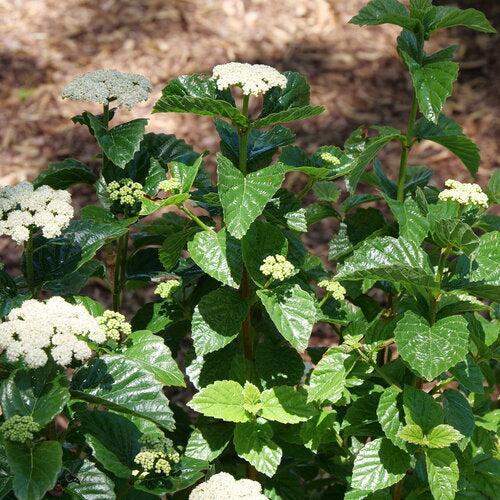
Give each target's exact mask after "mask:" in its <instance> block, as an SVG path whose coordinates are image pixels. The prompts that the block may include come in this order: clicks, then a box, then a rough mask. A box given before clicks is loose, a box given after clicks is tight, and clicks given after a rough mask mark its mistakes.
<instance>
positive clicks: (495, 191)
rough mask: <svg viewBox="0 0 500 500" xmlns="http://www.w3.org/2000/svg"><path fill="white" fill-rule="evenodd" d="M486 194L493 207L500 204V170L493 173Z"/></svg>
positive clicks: (497, 169)
mask: <svg viewBox="0 0 500 500" xmlns="http://www.w3.org/2000/svg"><path fill="white" fill-rule="evenodd" d="M485 192H486V193H487V194H488V199H489V201H490V203H491V204H492V205H493V204H497V203H500V168H496V169H494V170H493V172H492V173H491V177H490V180H489V181H488V185H487V186H486V189H485Z"/></svg>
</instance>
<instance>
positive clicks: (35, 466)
mask: <svg viewBox="0 0 500 500" xmlns="http://www.w3.org/2000/svg"><path fill="white" fill-rule="evenodd" d="M5 451H6V454H7V459H8V461H9V466H10V470H11V472H12V475H13V478H12V489H13V490H14V494H15V495H16V498H17V499H18V500H41V499H42V498H45V493H47V491H49V490H51V489H52V488H53V487H54V486H55V485H56V481H57V476H58V475H59V472H60V470H61V467H62V448H61V445H60V443H58V442H57V441H43V442H42V443H39V444H37V445H35V446H34V447H33V448H27V447H25V446H20V445H19V444H18V443H12V442H6V443H5Z"/></svg>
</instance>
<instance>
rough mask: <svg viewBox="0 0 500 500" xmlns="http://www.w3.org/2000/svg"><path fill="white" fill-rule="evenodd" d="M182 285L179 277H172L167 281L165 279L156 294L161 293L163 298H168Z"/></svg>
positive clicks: (157, 288)
mask: <svg viewBox="0 0 500 500" xmlns="http://www.w3.org/2000/svg"><path fill="white" fill-rule="evenodd" d="M180 286H181V282H180V281H179V280H177V279H171V280H167V281H163V282H162V283H160V284H159V285H158V286H157V287H156V289H155V293H156V295H159V296H160V297H161V298H162V299H168V298H170V296H171V295H172V293H173V292H174V291H175V290H177V288H179V287H180Z"/></svg>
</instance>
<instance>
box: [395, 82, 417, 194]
mask: <svg viewBox="0 0 500 500" xmlns="http://www.w3.org/2000/svg"><path fill="white" fill-rule="evenodd" d="M417 112H418V102H417V96H416V94H415V91H413V97H412V101H411V110H410V115H409V116H408V126H407V128H406V140H405V141H404V142H403V143H402V148H403V150H402V152H401V162H400V164H399V177H398V192H397V200H398V201H399V202H403V201H404V195H405V182H406V169H407V167H408V157H409V155H410V150H411V148H412V146H413V142H412V139H413V131H414V128H415V120H416V118H417Z"/></svg>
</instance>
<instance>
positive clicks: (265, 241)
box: [241, 220, 288, 286]
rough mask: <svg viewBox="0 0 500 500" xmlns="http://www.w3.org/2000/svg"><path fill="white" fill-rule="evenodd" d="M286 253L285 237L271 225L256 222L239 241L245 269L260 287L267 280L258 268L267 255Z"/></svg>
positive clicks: (286, 242)
mask: <svg viewBox="0 0 500 500" xmlns="http://www.w3.org/2000/svg"><path fill="white" fill-rule="evenodd" d="M287 251H288V241H287V239H286V237H285V235H284V234H283V233H282V232H281V231H280V229H278V228H277V227H276V226H274V225H273V224H270V223H268V222H263V221H259V220H256V221H255V222H254V223H253V224H252V225H251V226H250V229H249V230H248V232H247V234H245V236H244V237H243V239H242V240H241V254H242V257H243V262H244V264H245V268H246V269H247V271H248V273H249V274H250V276H251V278H252V279H253V280H254V281H255V283H257V284H258V285H260V286H264V284H265V283H266V282H267V281H268V280H269V276H265V275H263V274H262V272H261V271H260V266H261V265H262V262H263V261H264V259H265V258H266V257H268V256H269V255H277V254H279V255H284V256H286V254H287Z"/></svg>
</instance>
